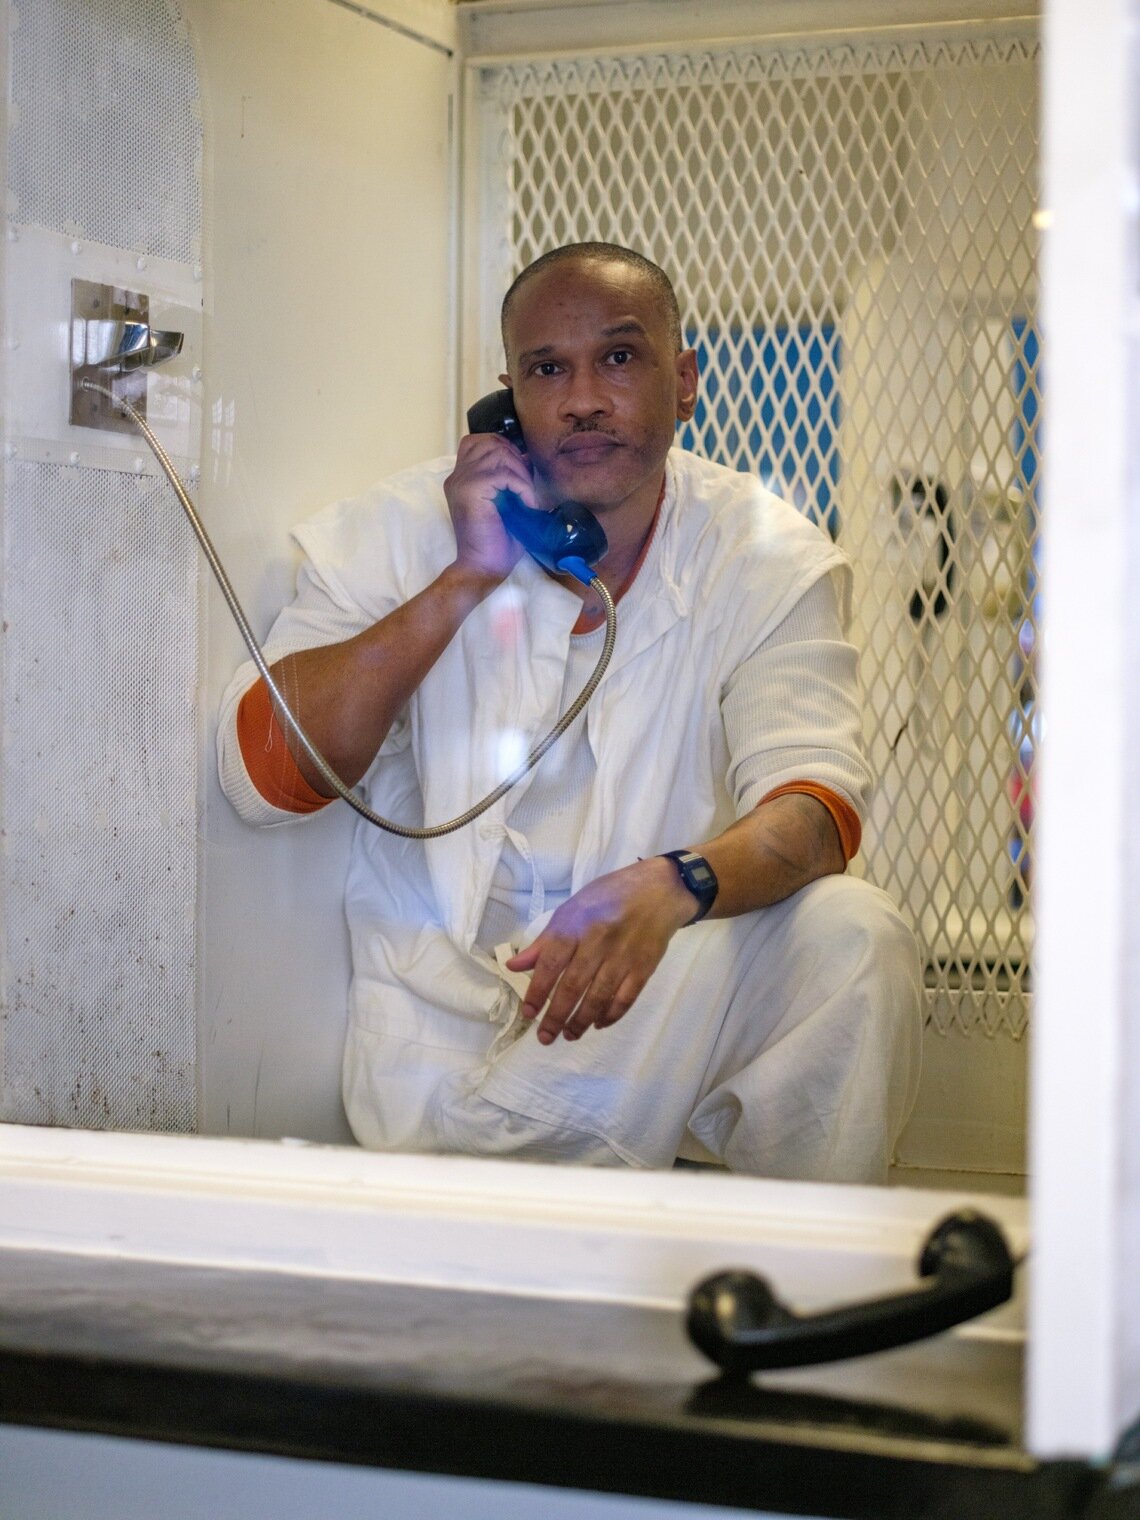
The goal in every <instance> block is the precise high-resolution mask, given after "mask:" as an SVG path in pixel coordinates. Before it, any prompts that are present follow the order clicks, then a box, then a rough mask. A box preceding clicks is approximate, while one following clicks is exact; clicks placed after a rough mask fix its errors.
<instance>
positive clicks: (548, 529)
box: [467, 390, 609, 586]
mask: <svg viewBox="0 0 1140 1520" xmlns="http://www.w3.org/2000/svg"><path fill="white" fill-rule="evenodd" d="M467 427H468V430H469V431H470V432H472V433H500V434H502V436H503V437H504V438H508V439H509V440H510V441H511V442H512V443H513V444H514V445H515V447H516V448H518V449H519V451H520V452H521V453H523V454H525V453H526V443H525V440H524V439H523V435H522V428H521V427H520V426H519V420H518V418H517V417H516V416H515V406H514V397H513V396H512V395H511V393H510V391H506V390H504V391H492V392H491V394H490V395H489V396H484V397H483V399H482V400H481V401H476V403H475V405H474V406H472V407H471V408H470V409H469V410H468V412H467ZM495 506H496V507H497V508H498V512H499V516H500V517H501V518H502V519H503V526H504V527H505V528H506V530H507V532H508V533H509V534H510V535H511V537H512V538H514V539H517V540H518V542H519V543H520V544H522V546H523V548H524V549H525V550H526V551H527V553H528V554H529V555H531V556H532V558H534V559H536V560H537V561H538V563H539V564H540V565H541V566H542V567H543V569H544V570H550V571H553V572H554V573H555V574H558V575H572V576H574V578H575V579H576V580H579V581H581V582H582V584H583V585H586V586H589V585H590V584H591V583H592V582H593V580H594V572H593V570H592V569H591V568H590V567H591V566H592V565H596V564H597V563H598V561H599V560H600V559H602V558H603V556H604V555H605V552H606V550H607V549H608V548H609V544H608V543H607V542H606V534H605V530H604V529H603V527H602V525H601V523H600V522H599V521H598V519H597V518H596V517H595V516H594V514H593V513H592V512H591V511H590V510H589V509H588V508H587V507H583V506H581V505H580V504H579V503H578V502H576V501H567V502H563V504H562V505H561V506H560V507H555V508H554V509H553V510H552V511H550V512H543V511H541V510H539V509H537V508H535V507H528V506H526V505H524V503H523V501H522V498H521V497H520V496H519V495H518V493H517V492H516V491H509V490H506V489H504V490H501V491H499V492H497V493H496V496H495Z"/></svg>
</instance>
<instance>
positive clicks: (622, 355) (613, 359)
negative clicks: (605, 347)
mask: <svg viewBox="0 0 1140 1520" xmlns="http://www.w3.org/2000/svg"><path fill="white" fill-rule="evenodd" d="M632 358H633V350H632V349H629V348H615V349H614V351H613V353H612V354H611V355H610V363H611V364H617V365H622V364H628V363H629V361H630V360H631V359H632Z"/></svg>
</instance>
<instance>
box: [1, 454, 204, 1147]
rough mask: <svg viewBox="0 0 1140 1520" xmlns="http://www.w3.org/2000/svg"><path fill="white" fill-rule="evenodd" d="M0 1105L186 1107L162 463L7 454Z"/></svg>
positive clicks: (181, 704) (167, 1124)
mask: <svg viewBox="0 0 1140 1520" xmlns="http://www.w3.org/2000/svg"><path fill="white" fill-rule="evenodd" d="M5 496H6V501H7V512H6V521H5V556H6V558H7V560H8V562H9V564H11V563H13V561H14V560H15V561H16V562H18V564H19V566H20V572H19V574H18V575H10V576H9V579H8V587H7V595H6V602H5V611H4V644H3V682H4V691H5V694H6V699H7V702H6V706H7V720H6V725H5V745H4V764H3V828H4V845H5V905H4V906H5V913H4V930H5V980H6V1005H5V1029H4V1045H3V1053H4V1067H5V1079H6V1092H5V1094H4V1114H3V1117H4V1118H6V1119H9V1120H15V1121H18V1122H25V1123H62V1124H72V1125H84V1126H87V1127H92V1128H110V1127H112V1126H114V1127H123V1126H125V1127H129V1128H135V1129H187V1128H191V1127H192V1124H193V1117H194V1025H193V1020H192V1018H187V1010H192V1008H193V933H194V891H195V812H194V809H195V782H196V769H197V728H196V719H195V711H194V686H193V681H192V678H190V679H188V673H190V672H192V671H193V669H194V666H195V662H196V657H197V635H196V619H195V609H196V603H197V589H196V566H195V561H194V557H193V552H192V544H191V543H190V542H188V539H189V530H188V528H187V527H186V525H185V523H184V521H183V519H182V517H181V514H180V513H179V512H177V510H174V509H172V506H171V502H170V499H169V488H168V487H167V486H166V484H165V482H162V481H158V480H155V479H153V478H150V477H141V476H140V477H135V476H128V475H120V474H116V473H111V472H96V471H90V470H79V469H69V468H51V467H47V466H41V465H32V464H9V465H8V466H6V468H5Z"/></svg>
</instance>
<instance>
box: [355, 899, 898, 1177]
mask: <svg viewBox="0 0 1140 1520" xmlns="http://www.w3.org/2000/svg"><path fill="white" fill-rule="evenodd" d="M920 989H921V977H920V970H919V961H918V953H917V949H916V946H915V942H914V936H913V935H912V934H911V932H910V930H909V929H908V928H907V926H906V925H905V923H904V922H903V920H902V918H901V917H900V916H899V914H898V912H897V910H896V909H895V907H894V905H893V904H892V903H891V901H890V899H889V898H888V897H886V896H885V894H884V893H882V892H880V891H879V890H878V889H877V888H875V887H871V886H868V885H867V884H866V883H865V882H862V881H858V880H856V879H854V878H851V877H846V876H830V877H825V878H823V879H822V880H820V881H817V882H813V883H812V884H811V885H810V886H808V887H805V888H804V889H803V890H802V891H801V892H797V893H796V894H795V896H793V897H791V898H788V899H787V900H786V901H785V902H782V903H778V904H776V906H775V907H771V908H765V909H762V910H760V911H759V912H757V913H749V914H745V915H743V916H741V917H739V918H734V919H724V920H714V921H712V922H705V923H701V924H695V925H693V926H691V927H690V928H687V929H683V930H681V931H680V933H678V934H676V935H674V937H673V939H672V940H671V941H670V944H669V948H668V950H667V951H666V954H665V956H664V959H663V960H662V962H661V964H660V965H659V966H658V968H657V970H656V971H655V972H654V974H653V976H652V977H651V979H650V981H649V982H648V984H647V985H646V987H645V990H644V991H643V992H642V994H641V996H640V997H639V998H638V1000H637V1002H636V1003H635V1004H634V1006H633V1007H632V1008H631V1009H630V1011H629V1012H628V1013H627V1014H626V1016H625V1017H624V1018H623V1019H622V1020H620V1022H619V1023H617V1024H615V1025H613V1026H612V1027H611V1028H608V1029H601V1030H599V1029H591V1030H590V1031H589V1032H588V1033H587V1034H585V1035H584V1036H583V1037H582V1039H580V1040H578V1041H573V1042H570V1043H567V1042H566V1041H565V1040H561V1039H560V1040H557V1041H556V1042H555V1043H554V1044H553V1045H552V1046H542V1045H540V1044H539V1043H538V1040H537V1039H536V1038H535V1034H534V1030H533V1028H529V1029H527V1031H526V1032H525V1033H524V1034H523V1035H522V1037H521V1038H519V1039H518V1040H516V1041H515V1042H514V1043H512V1044H508V1045H507V1046H506V1048H505V1049H502V1050H501V1051H500V1052H499V1053H498V1054H497V1055H494V1056H493V1057H489V1052H487V1051H484V1052H483V1053H481V1054H480V1053H478V1052H471V1053H469V1052H466V1051H463V1052H460V1051H456V1052H448V1053H447V1055H446V1057H445V1056H444V1052H442V1051H439V1052H437V1053H435V1055H436V1059H437V1060H438V1061H439V1080H438V1083H437V1084H436V1085H435V1091H434V1096H433V1099H432V1101H431V1103H430V1105H429V1107H428V1110H427V1115H426V1118H427V1123H426V1126H425V1128H426V1131H427V1132H425V1133H424V1134H423V1135H422V1137H421V1138H422V1144H421V1145H420V1146H419V1147H418V1148H421V1149H425V1150H433V1151H446V1152H465V1153H469V1154H473V1155H485V1156H513V1157H517V1158H518V1159H520V1160H536V1161H564V1162H575V1163H580V1164H586V1165H611V1166H614V1165H622V1164H625V1165H629V1166H640V1167H668V1166H671V1165H672V1163H673V1161H674V1159H675V1158H676V1157H677V1156H678V1155H679V1154H680V1155H686V1156H690V1157H695V1158H698V1159H706V1160H709V1159H711V1160H717V1161H721V1162H723V1163H724V1164H725V1165H726V1166H728V1167H730V1168H731V1169H732V1170H733V1171H736V1172H745V1173H750V1174H753V1175H757V1176H765V1177H794V1178H803V1179H813V1180H817V1181H831V1182H882V1181H884V1180H885V1178H886V1172H887V1165H888V1163H889V1160H890V1156H891V1150H892V1147H893V1145H894V1142H895V1140H896V1138H897V1136H898V1133H899V1131H900V1129H901V1128H902V1125H903V1123H904V1121H905V1119H906V1117H907V1114H908V1113H909V1111H910V1107H911V1104H912V1103H913V1101H914V1095H915V1089H916V1087H917V1082H918V1066H919V1046H920V1032H921V1031H920V1015H919V1000H920ZM488 1043H490V1036H489V1037H488ZM427 1056H428V1052H427V1051H426V1050H424V1049H423V1048H422V1047H421V1048H420V1051H419V1057H420V1059H421V1060H422V1059H425V1058H426V1057H427ZM346 1074H347V1073H346ZM360 1075H361V1073H358V1076H360ZM356 1096H357V1098H359V1097H360V1096H362V1094H361V1093H360V1092H359V1091H358V1092H357V1094H356ZM373 1096H374V1098H376V1099H380V1101H383V1100H382V1097H381V1094H380V1092H379V1091H378V1090H376V1089H373ZM360 1138H361V1139H362V1140H364V1142H365V1143H366V1144H367V1143H368V1136H367V1135H361V1136H360Z"/></svg>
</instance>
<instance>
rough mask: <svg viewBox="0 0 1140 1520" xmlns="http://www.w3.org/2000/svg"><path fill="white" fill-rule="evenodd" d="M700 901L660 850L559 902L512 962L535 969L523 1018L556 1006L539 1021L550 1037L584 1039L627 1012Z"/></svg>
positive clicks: (512, 966)
mask: <svg viewBox="0 0 1140 1520" xmlns="http://www.w3.org/2000/svg"><path fill="white" fill-rule="evenodd" d="M695 911H696V902H695V899H694V898H693V896H692V894H691V893H690V892H689V890H688V889H687V888H686V887H685V885H684V883H683V882H682V881H681V879H680V877H679V876H678V874H677V871H676V868H675V867H674V865H673V862H672V861H670V860H663V859H662V858H661V857H660V856H657V857H654V858H653V859H651V860H639V861H638V862H637V864H636V865H631V866H624V867H623V868H622V869H621V870H620V871H611V872H610V873H609V874H608V875H606V876H599V877H598V878H597V880H596V881H592V882H590V883H589V884H588V885H587V886H585V887H583V888H582V890H581V891H580V892H575V894H574V895H573V897H571V898H569V899H568V900H567V901H566V902H564V903H563V904H562V906H561V907H560V908H558V909H557V910H556V911H555V913H554V914H553V916H552V917H551V920H550V922H549V923H548V924H547V926H546V928H545V929H544V930H543V931H542V933H541V934H540V935H539V936H538V938H537V939H536V940H535V941H534V942H533V944H530V945H528V946H527V948H526V949H525V950H522V951H520V952H519V954H518V955H515V956H512V958H511V959H510V960H509V961H508V962H507V969H508V970H510V971H532V972H533V975H532V977H531V980H530V986H529V988H528V990H527V995H526V1001H525V1002H524V1003H523V1006H522V1015H523V1018H526V1019H533V1018H536V1017H537V1016H538V1014H539V1013H541V1012H542V1009H543V1007H544V1006H545V1004H546V1002H547V999H549V1000H550V1006H549V1008H547V1009H546V1012H545V1014H544V1015H543V1018H542V1022H541V1023H540V1024H539V1026H538V1038H539V1040H540V1041H541V1043H542V1044H543V1045H550V1044H552V1043H553V1042H554V1041H555V1040H556V1039H557V1038H558V1036H559V1034H562V1035H563V1036H564V1037H565V1038H566V1039H567V1040H577V1039H579V1038H580V1037H581V1036H582V1035H583V1034H585V1032H586V1030H587V1029H589V1028H590V1027H591V1026H595V1027H597V1028H598V1029H604V1028H606V1027H607V1025H610V1024H616V1023H617V1021H618V1020H619V1019H620V1018H621V1017H622V1015H623V1014H625V1013H627V1012H628V1011H629V1009H630V1007H631V1006H632V1004H633V1002H634V1000H635V999H636V998H637V997H638V995H639V994H640V992H641V990H642V988H643V987H644V986H645V984H646V982H647V981H648V980H649V978H650V977H651V976H652V975H653V972H654V971H655V970H656V969H657V966H658V964H659V963H660V961H661V957H662V956H663V955H664V954H665V948H666V946H667V945H668V943H669V941H670V940H671V939H672V937H673V935H674V934H675V933H676V932H677V930H678V929H680V928H681V927H682V926H683V925H684V924H687V923H688V922H689V921H690V919H691V918H692V917H693V914H694V912H695Z"/></svg>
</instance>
